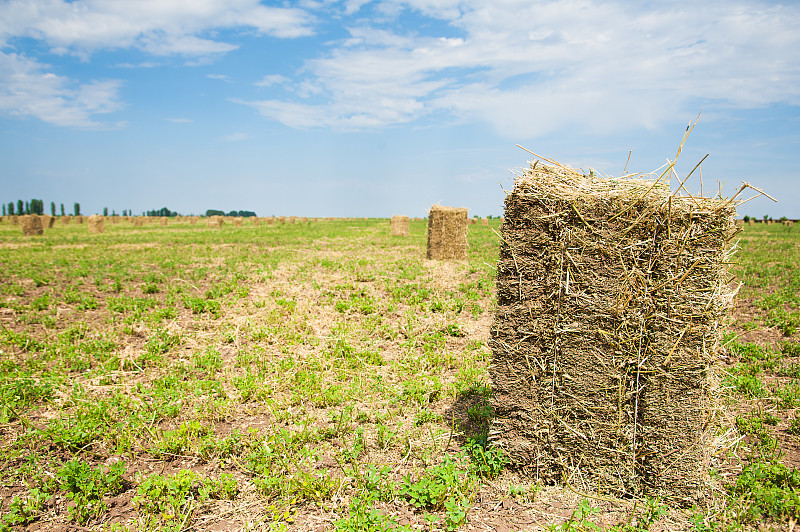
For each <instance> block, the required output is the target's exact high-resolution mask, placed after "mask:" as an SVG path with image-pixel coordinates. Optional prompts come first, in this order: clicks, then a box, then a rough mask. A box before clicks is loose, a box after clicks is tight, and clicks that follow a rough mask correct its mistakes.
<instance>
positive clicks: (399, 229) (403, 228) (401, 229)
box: [389, 215, 411, 236]
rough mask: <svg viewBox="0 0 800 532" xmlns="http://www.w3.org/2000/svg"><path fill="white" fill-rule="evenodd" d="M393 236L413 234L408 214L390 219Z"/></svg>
mask: <svg viewBox="0 0 800 532" xmlns="http://www.w3.org/2000/svg"><path fill="white" fill-rule="evenodd" d="M389 228H390V229H391V232H392V236H408V235H410V234H411V228H410V225H409V218H408V216H400V215H395V216H392V219H391V220H389Z"/></svg>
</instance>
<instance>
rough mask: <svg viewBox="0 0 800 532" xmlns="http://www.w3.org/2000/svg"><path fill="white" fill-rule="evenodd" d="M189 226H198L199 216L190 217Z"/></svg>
mask: <svg viewBox="0 0 800 532" xmlns="http://www.w3.org/2000/svg"><path fill="white" fill-rule="evenodd" d="M189 225H197V216H191V217H189Z"/></svg>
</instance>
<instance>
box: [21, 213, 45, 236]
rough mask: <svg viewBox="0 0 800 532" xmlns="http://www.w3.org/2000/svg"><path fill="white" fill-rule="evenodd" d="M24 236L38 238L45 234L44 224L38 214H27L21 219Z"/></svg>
mask: <svg viewBox="0 0 800 532" xmlns="http://www.w3.org/2000/svg"><path fill="white" fill-rule="evenodd" d="M20 226H21V227H22V234H23V235H25V236H36V235H43V234H44V223H43V220H42V217H41V216H39V215H38V214H26V215H24V216H22V217H21V219H20Z"/></svg>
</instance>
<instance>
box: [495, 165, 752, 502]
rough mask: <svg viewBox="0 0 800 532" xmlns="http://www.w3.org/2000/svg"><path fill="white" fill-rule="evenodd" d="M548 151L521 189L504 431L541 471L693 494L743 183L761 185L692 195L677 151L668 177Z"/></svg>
mask: <svg viewBox="0 0 800 532" xmlns="http://www.w3.org/2000/svg"><path fill="white" fill-rule="evenodd" d="M679 153H680V152H679ZM534 155H535V154H534ZM536 157H537V158H539V159H542V160H546V161H547V162H548V163H549V164H545V163H542V162H541V160H540V161H536V162H534V163H533V164H531V166H530V168H528V169H527V170H526V171H524V172H523V173H522V174H521V175H518V176H517V179H516V182H515V186H514V190H513V192H511V193H510V194H509V195H508V196H507V197H506V200H505V204H506V208H505V215H504V223H503V226H502V229H501V233H502V234H501V251H500V259H499V262H498V267H497V299H498V308H497V313H496V316H495V320H494V323H493V325H492V329H491V340H490V341H491V347H492V351H493V356H492V364H491V366H490V370H489V371H490V377H491V380H492V390H493V398H492V405H493V407H494V410H495V413H496V417H495V418H494V420H493V423H492V427H491V433H490V437H491V439H492V440H493V441H495V443H496V444H498V445H500V446H502V447H503V448H504V449H505V451H506V453H507V455H508V456H509V458H510V460H511V462H512V465H513V466H515V467H516V468H518V469H519V470H520V471H521V472H523V473H524V474H527V475H530V476H533V477H535V478H536V479H538V480H542V481H545V482H563V481H566V482H567V483H570V484H576V485H578V486H579V487H580V488H582V489H584V490H597V491H600V492H603V493H610V494H612V495H614V496H628V495H635V496H639V495H642V494H647V495H650V496H661V497H665V498H668V499H670V500H673V501H676V502H678V503H685V504H691V503H692V502H693V501H696V500H698V498H700V497H701V496H702V493H703V489H704V487H705V484H706V482H707V480H708V461H709V450H710V441H711V438H712V435H713V427H714V423H713V421H714V415H715V412H716V405H715V397H714V395H715V394H714V390H715V387H716V386H717V381H716V376H715V371H714V368H713V363H714V361H715V357H716V354H717V350H718V347H719V343H720V338H721V328H720V325H721V322H722V321H723V319H724V317H725V316H726V314H727V313H728V312H729V310H730V308H731V307H732V302H733V297H734V295H735V291H736V290H735V289H732V288H731V287H730V281H731V279H730V278H729V276H728V264H729V261H730V255H731V253H732V247H731V246H730V241H731V239H732V238H733V236H734V235H735V234H736V233H737V231H738V230H737V228H736V227H735V225H734V222H733V216H734V214H735V207H736V205H737V204H740V203H742V202H740V201H738V200H737V199H736V197H737V196H738V195H739V193H741V192H742V191H743V190H744V189H746V188H748V187H749V188H754V187H752V186H750V185H748V184H745V185H744V186H743V187H742V188H741V189H740V190H739V192H737V194H736V195H735V196H734V197H732V198H730V199H723V198H721V197H714V198H709V197H695V196H690V195H678V192H679V191H680V190H681V188H682V187H683V183H682V184H681V186H680V187H679V188H678V190H677V191H675V192H672V191H671V190H670V187H669V178H668V177H667V176H670V175H671V173H673V172H674V162H672V163H670V164H669V168H668V169H667V170H666V171H665V172H662V173H661V175H660V176H659V177H658V178H657V179H651V178H648V177H647V176H630V177H625V178H613V177H607V176H606V177H601V176H598V175H595V174H594V173H593V172H592V173H590V174H589V175H586V174H584V173H582V172H578V171H576V170H574V169H572V168H569V167H567V166H565V165H562V164H559V163H557V162H555V161H552V160H548V159H544V158H542V157H539V156H536ZM684 183H685V180H684ZM756 190H758V189H756ZM759 192H761V191H759ZM751 199H752V198H751ZM748 201H749V200H748Z"/></svg>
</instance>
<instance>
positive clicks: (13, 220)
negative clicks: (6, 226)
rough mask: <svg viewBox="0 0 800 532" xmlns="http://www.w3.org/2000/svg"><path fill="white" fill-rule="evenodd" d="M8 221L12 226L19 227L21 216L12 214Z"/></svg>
mask: <svg viewBox="0 0 800 532" xmlns="http://www.w3.org/2000/svg"><path fill="white" fill-rule="evenodd" d="M8 220H9V221H10V222H11V225H19V215H17V214H12V215H11V216H9V217H8Z"/></svg>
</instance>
